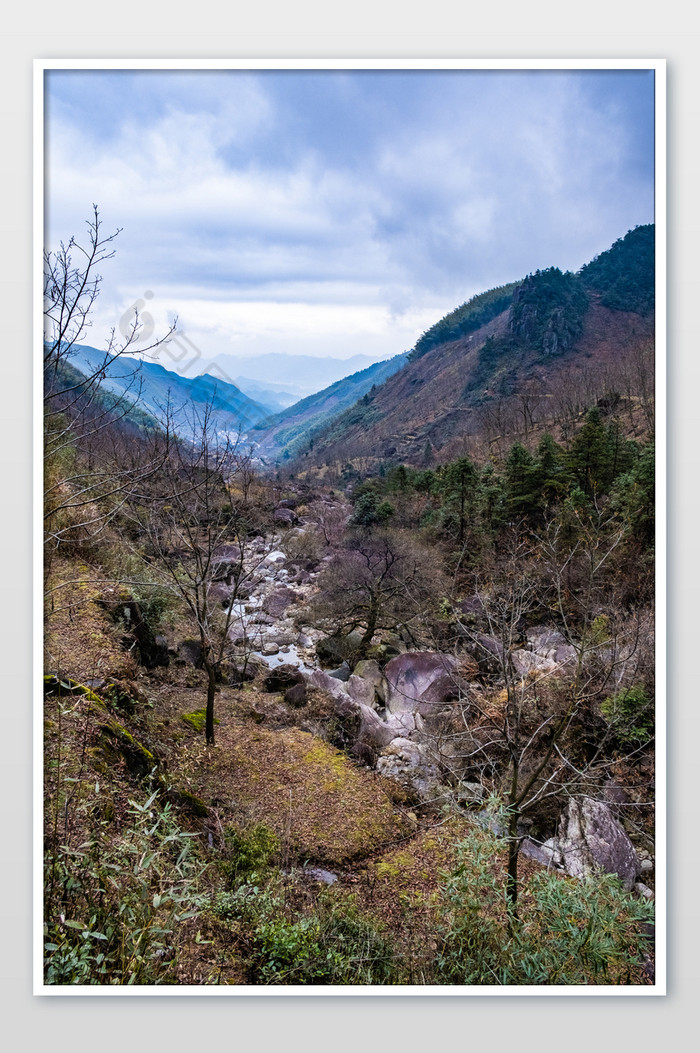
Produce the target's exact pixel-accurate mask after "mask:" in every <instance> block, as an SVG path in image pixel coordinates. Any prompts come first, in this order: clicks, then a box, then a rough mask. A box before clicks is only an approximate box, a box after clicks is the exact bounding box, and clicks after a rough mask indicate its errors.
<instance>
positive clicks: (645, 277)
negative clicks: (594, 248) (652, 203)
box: [579, 223, 655, 314]
mask: <svg viewBox="0 0 700 1053" xmlns="http://www.w3.org/2000/svg"><path fill="white" fill-rule="evenodd" d="M654 236H655V227H654V224H653V223H648V224H646V225H645V226H641V227H635V228H634V230H630V231H628V233H627V234H626V235H625V237H624V238H619V239H618V240H617V241H616V242H615V244H614V245H613V246H612V247H611V248H609V249H608V250H607V252H602V253H601V254H600V256H596V257H595V258H594V259H593V260H591V262H590V263H587V264H586V265H585V267H582V268H581V270H580V272H579V274H580V277H581V281H582V282H583V284H584V285H585V286H586V288H587V289H590V290H592V291H595V292H598V293H600V294H601V301H600V302H601V303H602V304H603V305H604V306H605V307H610V308H612V309H613V310H616V311H635V312H636V313H637V314H649V313H650V312H651V311H653V310H654V280H655V273H654Z"/></svg>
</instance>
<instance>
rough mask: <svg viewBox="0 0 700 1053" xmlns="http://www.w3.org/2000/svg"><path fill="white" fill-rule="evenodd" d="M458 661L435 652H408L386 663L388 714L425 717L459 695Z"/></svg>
mask: <svg viewBox="0 0 700 1053" xmlns="http://www.w3.org/2000/svg"><path fill="white" fill-rule="evenodd" d="M458 668H459V661H458V659H457V658H455V657H454V656H453V655H447V654H438V653H437V652H434V651H408V652H406V654H401V655H397V656H396V658H392V659H391V661H390V662H388V663H387V665H386V667H385V669H384V676H385V677H386V683H387V696H386V708H387V713H404V712H409V713H413V712H418V713H420V714H421V716H426V715H427V714H428V713H429V712H430V711H431V710H434V709H435V707H436V706H440V705H443V704H444V703H445V702H447V701H448V700H450V699H452V698H455V697H456V696H457V694H458V690H459V684H458V677H457V670H458Z"/></svg>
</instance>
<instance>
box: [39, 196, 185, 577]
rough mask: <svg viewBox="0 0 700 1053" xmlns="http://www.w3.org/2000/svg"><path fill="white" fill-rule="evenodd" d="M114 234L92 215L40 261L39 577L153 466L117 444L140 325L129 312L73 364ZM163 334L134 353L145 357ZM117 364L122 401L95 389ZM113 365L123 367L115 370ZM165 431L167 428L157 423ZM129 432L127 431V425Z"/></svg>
mask: <svg viewBox="0 0 700 1053" xmlns="http://www.w3.org/2000/svg"><path fill="white" fill-rule="evenodd" d="M119 233H120V231H119V230H116V231H114V232H113V233H112V234H109V235H104V234H103V233H102V229H101V221H100V216H99V211H98V209H97V206H96V205H93V215H92V218H91V219H90V220H88V221H87V234H86V237H85V238H84V239H81V240H78V239H77V238H75V237H71V238H70V240H69V241H68V243H67V244H66V243H61V245H60V248H59V249H58V251H56V252H53V251H50V250H48V249H47V250H45V253H44V351H43V376H44V465H45V487H44V540H45V546H44V551H45V564H44V572H45V578H46V579H47V578H48V575H49V572H50V569H51V562H52V556H53V555H54V554H55V552H56V551H57V550H58V549H59V547H60V546H62V545H70V544H71V543H72V542H75V541H78V542H79V543H84V542H85V540H86V539H89V540H90V541H91V542H94V541H96V540H97V539H98V538H99V536H100V534H101V533H102V532H103V531H104V529H105V527H106V526H107V524H108V523H109V522H110V521H111V519H112V518H113V516H114V515H115V514H116V513H117V511H118V510H119V508H120V507H121V506H122V504H123V502H124V500H125V498H126V495H127V494H128V493H129V492H130V491H131V490H132V489H133V488H134V487H135V486H136V485H140V484H141V483H142V482H143V481H144V479H146V478H148V476H149V475H151V474H152V473H153V472H154V471H156V470H157V468H158V463H159V462H158V460H157V459H155V460H154V459H153V458H152V452H153V451H152V449H148V447H147V445H145V444H137V445H136V446H134V444H133V443H131V444H130V446H129V447H128V448H125V446H124V445H123V444H122V443H121V442H120V431H119V429H120V428H121V429H122V434H123V430H124V429H125V427H126V425H127V423H128V420H129V418H130V417H131V415H132V414H133V412H134V407H135V406H136V405H137V404H138V399H139V393H140V375H139V369H138V366H139V363H138V362H137V361H136V360H134V359H133V358H131V357H130V356H129V355H128V352H129V351H131V350H132V349H134V348H135V346H136V344H137V343H139V340H140V335H141V330H142V325H141V321H140V319H139V316H138V312H134V317H133V320H132V321H131V323H130V325H129V327H128V330H127V335H126V336H125V337H124V338H123V339H122V340H121V341H119V340H117V338H116V335H115V329H114V328H112V330H111V331H110V333H109V335H108V338H107V341H106V346H105V349H104V351H103V352H100V354H99V355H98V358H97V360H93V365H92V366H91V367H87V369H86V368H85V366H84V365H83V366H82V367H81V368H80V369H77V368H75V367H74V366H73V364H72V362H71V360H72V359H74V358H75V356H76V354H77V351H78V345H79V342H80V341H81V340H82V339H83V338H84V337H85V335H86V334H87V332H88V331H89V329H90V327H91V325H92V319H91V314H92V311H93V308H94V306H95V301H96V300H97V297H98V295H99V292H100V286H101V283H102V275H101V274H100V273H99V268H100V267H101V265H102V264H103V263H105V262H107V261H108V260H110V259H112V257H113V256H114V247H113V246H114V241H115V239H116V238H117V236H118V235H119ZM173 330H174V326H172V327H171V328H170V330H169V331H168V332H167V333H166V334H165V336H164V337H163V338H162V339H160V340H158V341H155V342H154V343H151V344H148V345H147V346H145V347H143V348H141V347H140V348H139V351H141V352H142V353H148V352H149V351H152V350H153V349H154V348H155V347H157V346H158V345H159V344H160V343H162V342H163V340H166V339H167V338H168V337H169V336H170V335H171V334H172V332H173ZM115 360H120V362H121V364H120V367H119V368H120V370H121V372H122V375H121V376H120V378H119V379H120V380H122V381H124V384H123V385H122V388H123V390H122V393H121V394H119V395H116V394H114V393H113V392H112V391H110V390H109V386H108V385H106V384H105V379H106V374H107V370H108V369H111V370H112V371H113V370H114V362H115ZM122 366H123V369H122ZM163 426H164V425H163V423H162V422H161V427H163ZM165 427H166V428H167V423H166V425H165ZM131 431H132V433H133V432H136V431H137V428H136V427H135V426H133V427H132V428H131ZM125 454H126V456H125Z"/></svg>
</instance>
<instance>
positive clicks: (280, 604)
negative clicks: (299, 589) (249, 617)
mask: <svg viewBox="0 0 700 1053" xmlns="http://www.w3.org/2000/svg"><path fill="white" fill-rule="evenodd" d="M298 599H299V596H298V595H297V593H296V592H295V591H294V589H290V588H288V587H287V586H286V585H283V586H282V587H281V588H279V589H275V590H274V592H269V593H268V594H267V596H266V597H265V599H264V600H263V603H262V609H263V611H264V612H265V613H266V614H269V615H270V616H271V617H272V618H280V617H281V616H282V615H283V614H284V612H285V611H286V610H287V608H288V607H291V606H292V604H293V603H296V602H297V601H298Z"/></svg>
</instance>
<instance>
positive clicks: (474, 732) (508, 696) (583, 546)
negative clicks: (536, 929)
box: [442, 517, 653, 911]
mask: <svg viewBox="0 0 700 1053" xmlns="http://www.w3.org/2000/svg"><path fill="white" fill-rule="evenodd" d="M575 526H576V532H575V536H574V537H573V538H572V536H571V529H572V527H571V524H570V523H569V524H567V523H566V522H564V521H562V520H561V519H559V520H555V521H554V522H552V523H551V524H550V526H549V529H548V530H547V532H546V534H545V535H544V536H543V537H540V538H534V537H533V536H528V535H525V534H523V533H516V534H515V535H514V536H513V538H512V540H511V547H510V550H509V553H508V558H507V559H506V560H504V561H503V562H502V564H501V567H500V573H499V577H498V581H492V582H490V583H486V584H484V585H482V586H481V587H479V588H478V599H479V606H480V611H481V617H482V619H484V621H485V623H486V627H487V628H488V632H487V633H484V632H480V631H478V630H476V629H474V628H473V627H472V626H470V625H468V624H467V623H466V622H465V623H463V625H462V627H461V631H462V635H463V636H465V637H467V638H469V639H470V640H471V646H472V650H473V653H474V654H475V655H476V656H477V657H478V658H479V659H480V660H481V662H482V665H483V666H485V667H486V668H489V669H490V670H491V684H490V686H487V687H483V686H481V685H477V684H470V685H469V686H468V688H467V689H466V690H463V691H462V697H461V702H460V703H459V704H458V706H457V710H456V715H457V724H456V727H455V724H454V720H453V722H452V738H451V741H450V742H449V743H447V744H446V745H445V744H443V749H442V752H443V757H444V758H447V760H448V763H451V764H452V765H453V767H454V769H455V770H456V771H457V770H458V774H459V775H460V776H462V777H464V775H465V774H466V775H467V777H468V778H474V777H479V778H480V779H482V780H483V781H484V782H485V783H486V784H487V785H491V786H492V787H493V788H494V790H495V792H496V793H497V795H498V796H499V797H500V798H501V800H502V801H503V803H504V806H505V814H506V831H505V833H506V838H507V843H508V869H507V886H506V887H507V894H508V898H509V902H510V905H511V909H512V910H513V911H515V910H516V909H517V907H516V904H517V896H518V858H519V853H520V848H521V845H522V842H523V839H524V837H525V833H524V832H523V830H524V824H523V820H524V819H526V818H528V817H530V816H531V815H532V813H536V812H537V811H538V810H540V811H541V810H542V809H543V807H549V806H551V805H552V804H554V805H556V806H557V807H558V808H560V807H561V805H562V802H564V801H565V800H566V799H568V798H569V797H570V796H572V795H575V794H577V793H590V794H594V793H595V792H596V790H599V788H600V786H601V784H602V782H603V781H604V779H605V778H606V777H607V776H608V775H609V774H610V770H611V767H612V765H613V762H614V763H619V761H620V759H621V754H620V751H619V750H618V751H617V752H614V751H613V748H612V747H613V746H614V745H615V744H616V738H615V734H616V733H615V727H614V724H612V723H606V721H605V720H603V719H602V718H601V716H600V703H601V701H602V700H604V699H606V698H609V696H610V695H611V694H612V695H614V694H615V692H619V691H620V689H621V688H623V687H625V686H628V685H631V684H633V683H635V682H636V680H637V679H638V678H639V676H640V673H643V664H644V647H643V646H642V645H643V644H644V643H645V639H644V637H645V634H647V633H648V627H646V626H645V624H644V622H645V618H644V616H643V614H642V612H629V611H625V612H620V611H617V612H615V611H614V610H613V608H612V605H611V603H610V581H609V580H606V573H607V571H608V568H609V567H610V566H611V564H612V562H613V558H614V555H615V553H616V550H617V549H618V547H619V545H620V544H621V541H622V537H623V534H622V531H621V530H620V529H618V528H617V527H616V526H615V525H614V524H613V523H612V522H600V523H595V524H594V523H592V522H591V521H590V520H585V519H584V518H583V517H579V518H578V519H577V522H576V524H575ZM606 596H607V598H608V602H607V606H606V602H605V598H606ZM543 610H548V611H549V612H550V618H551V615H552V613H553V612H556V623H557V625H558V631H557V633H556V637H557V641H556V649H557V651H558V653H557V654H556V657H555V659H551V658H549V659H546V658H543V659H541V660H540V658H539V657H538V656H536V655H535V654H533V653H532V652H529V651H526V650H523V649H521V643H522V635H523V627H524V625H525V624H526V623H527V622H531V621H532V619H533V617H535V619H536V618H537V613H536V612H541V611H543ZM606 610H607V611H608V613H603V612H605V611H606ZM652 733H653V732H652ZM628 745H629V749H628V758H629V759H633V758H634V757H635V756H639V754H640V753H641V752H642V751H643V749H645V748H646V747H647V746H648V745H649V736H647V738H646V740H644V738H641V739H639V740H637V741H635V742H634V743H629V744H628Z"/></svg>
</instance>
